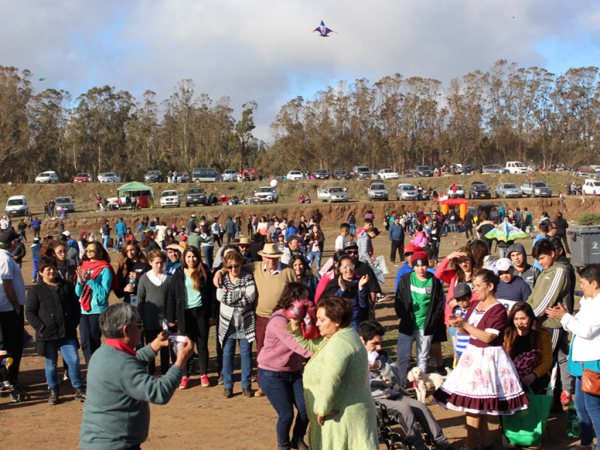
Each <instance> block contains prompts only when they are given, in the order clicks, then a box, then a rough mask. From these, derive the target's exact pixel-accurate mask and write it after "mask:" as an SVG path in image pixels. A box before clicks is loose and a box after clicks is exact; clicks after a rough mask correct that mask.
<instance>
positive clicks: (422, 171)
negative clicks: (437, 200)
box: [415, 166, 433, 177]
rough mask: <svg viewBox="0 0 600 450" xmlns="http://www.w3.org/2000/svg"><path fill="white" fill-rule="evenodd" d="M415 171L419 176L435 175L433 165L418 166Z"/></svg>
mask: <svg viewBox="0 0 600 450" xmlns="http://www.w3.org/2000/svg"><path fill="white" fill-rule="evenodd" d="M415 172H416V174H417V176H419V177H432V176H433V170H431V167H429V166H417V168H416V170H415Z"/></svg>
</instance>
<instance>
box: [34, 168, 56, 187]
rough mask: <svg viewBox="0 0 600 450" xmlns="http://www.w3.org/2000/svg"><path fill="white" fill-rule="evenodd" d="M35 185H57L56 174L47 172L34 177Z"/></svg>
mask: <svg viewBox="0 0 600 450" xmlns="http://www.w3.org/2000/svg"><path fill="white" fill-rule="evenodd" d="M35 182H36V183H53V184H54V183H58V175H57V174H56V172H54V171H52V170H49V171H48V172H42V173H40V174H39V175H38V176H37V177H35Z"/></svg>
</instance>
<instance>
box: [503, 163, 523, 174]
mask: <svg viewBox="0 0 600 450" xmlns="http://www.w3.org/2000/svg"><path fill="white" fill-rule="evenodd" d="M505 169H506V170H508V172H509V173H527V166H526V165H525V164H523V163H522V162H521V161H508V162H507V163H506V167H505Z"/></svg>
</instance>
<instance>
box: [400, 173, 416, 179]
mask: <svg viewBox="0 0 600 450" xmlns="http://www.w3.org/2000/svg"><path fill="white" fill-rule="evenodd" d="M400 178H417V177H416V176H415V174H414V173H407V174H404V175H402V176H401V177H400Z"/></svg>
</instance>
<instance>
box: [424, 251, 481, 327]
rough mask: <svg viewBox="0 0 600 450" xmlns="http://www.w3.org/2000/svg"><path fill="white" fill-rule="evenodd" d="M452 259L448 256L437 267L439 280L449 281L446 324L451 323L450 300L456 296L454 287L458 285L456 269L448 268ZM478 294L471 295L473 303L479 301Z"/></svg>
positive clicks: (436, 274)
mask: <svg viewBox="0 0 600 450" xmlns="http://www.w3.org/2000/svg"><path fill="white" fill-rule="evenodd" d="M449 262H450V260H449V259H448V258H444V260H443V261H442V262H441V263H439V264H438V266H437V268H436V269H435V274H434V275H435V277H436V278H437V279H438V280H442V281H443V282H445V283H448V295H447V296H446V306H445V307H444V323H445V324H446V325H450V323H449V322H448V317H450V315H451V314H452V308H450V306H449V305H450V300H452V299H453V298H454V288H455V287H456V283H457V279H456V270H454V269H448V263H449ZM477 300H478V298H477V295H475V293H474V292H473V295H472V296H471V304H473V302H475V301H477Z"/></svg>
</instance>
